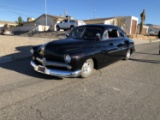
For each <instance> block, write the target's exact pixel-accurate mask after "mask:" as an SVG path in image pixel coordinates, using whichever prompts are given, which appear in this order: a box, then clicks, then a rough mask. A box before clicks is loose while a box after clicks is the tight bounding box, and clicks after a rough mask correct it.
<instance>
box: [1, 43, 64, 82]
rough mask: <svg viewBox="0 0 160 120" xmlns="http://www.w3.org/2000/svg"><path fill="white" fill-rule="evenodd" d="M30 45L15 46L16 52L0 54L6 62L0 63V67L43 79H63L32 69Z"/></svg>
mask: <svg viewBox="0 0 160 120" xmlns="http://www.w3.org/2000/svg"><path fill="white" fill-rule="evenodd" d="M31 48H32V46H20V47H16V51H18V52H17V53H13V54H8V55H5V56H2V57H1V58H4V61H5V59H6V58H7V59H6V63H0V67H2V68H4V69H7V70H11V71H15V72H18V73H20V74H24V75H27V76H30V77H35V78H42V79H44V80H63V79H62V78H58V77H54V76H49V75H45V74H41V73H38V72H36V71H34V69H33V67H32V66H31V65H30V61H31V59H32V57H31V53H30V49H31ZM8 59H9V60H11V59H12V60H13V61H12V62H7V60H8Z"/></svg>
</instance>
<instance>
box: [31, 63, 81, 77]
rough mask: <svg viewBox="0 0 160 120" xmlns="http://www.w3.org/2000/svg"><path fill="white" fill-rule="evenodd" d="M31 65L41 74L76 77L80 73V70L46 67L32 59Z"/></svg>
mask: <svg viewBox="0 0 160 120" xmlns="http://www.w3.org/2000/svg"><path fill="white" fill-rule="evenodd" d="M31 65H32V66H33V68H34V70H35V71H37V72H40V73H43V74H47V75H52V76H57V77H62V78H63V77H78V76H80V74H81V70H77V71H67V70H56V69H48V68H47V67H44V66H40V65H37V64H36V63H35V62H34V61H31Z"/></svg>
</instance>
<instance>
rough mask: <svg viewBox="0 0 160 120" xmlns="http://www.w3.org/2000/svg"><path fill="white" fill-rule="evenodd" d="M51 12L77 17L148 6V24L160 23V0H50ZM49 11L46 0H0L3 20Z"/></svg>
mask: <svg viewBox="0 0 160 120" xmlns="http://www.w3.org/2000/svg"><path fill="white" fill-rule="evenodd" d="M46 6H47V9H46V10H47V14H50V15H56V16H60V15H64V11H65V10H66V11H67V14H68V15H70V16H72V17H73V18H75V19H80V20H86V19H93V18H95V17H96V18H108V17H116V16H135V17H137V18H139V22H140V13H141V12H142V11H143V9H145V10H146V21H145V23H146V24H154V25H160V0H46ZM158 11H159V13H158ZM44 13H45V0H0V20H6V21H16V20H17V19H18V17H19V16H21V17H22V18H23V20H24V21H27V17H33V18H37V17H39V16H40V15H42V14H44Z"/></svg>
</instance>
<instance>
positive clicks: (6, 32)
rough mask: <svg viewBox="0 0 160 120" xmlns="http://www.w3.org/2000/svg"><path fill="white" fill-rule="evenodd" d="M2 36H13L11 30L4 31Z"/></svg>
mask: <svg viewBox="0 0 160 120" xmlns="http://www.w3.org/2000/svg"><path fill="white" fill-rule="evenodd" d="M2 34H3V35H14V34H13V33H12V31H11V30H5V31H3V33H2Z"/></svg>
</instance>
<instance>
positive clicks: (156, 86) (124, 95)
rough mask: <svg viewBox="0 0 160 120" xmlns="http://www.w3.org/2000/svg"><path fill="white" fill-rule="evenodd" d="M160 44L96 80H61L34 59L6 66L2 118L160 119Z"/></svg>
mask: <svg viewBox="0 0 160 120" xmlns="http://www.w3.org/2000/svg"><path fill="white" fill-rule="evenodd" d="M158 51H159V48H158V42H155V43H147V44H140V45H136V52H135V53H134V54H133V55H132V56H131V59H130V60H128V61H123V60H122V61H119V62H116V63H114V64H112V65H109V66H107V67H105V68H103V69H100V70H96V71H95V72H94V74H93V75H92V76H90V77H89V78H86V79H81V78H64V79H60V78H56V77H52V76H47V75H43V74H40V73H37V72H35V71H34V70H33V69H32V67H31V66H30V59H26V60H21V61H16V62H10V63H4V64H1V65H0V119H1V120H160V114H159V113H160V55H159V54H158Z"/></svg>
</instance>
